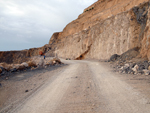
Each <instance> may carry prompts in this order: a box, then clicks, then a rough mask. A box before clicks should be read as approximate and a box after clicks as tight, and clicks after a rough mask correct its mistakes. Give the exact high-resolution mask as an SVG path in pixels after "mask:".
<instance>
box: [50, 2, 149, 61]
mask: <svg viewBox="0 0 150 113" xmlns="http://www.w3.org/2000/svg"><path fill="white" fill-rule="evenodd" d="M147 1H148V0H132V1H130V0H126V1H122V0H99V1H97V2H96V3H94V4H93V5H92V6H90V7H88V8H87V9H85V10H84V13H83V14H81V15H79V17H78V19H76V20H74V21H73V22H71V23H69V24H68V25H67V26H66V27H65V28H64V30H63V32H61V33H55V34H54V35H53V36H52V38H51V40H50V42H49V44H52V45H53V48H54V53H56V54H57V55H58V56H59V57H64V58H72V59H83V58H90V59H108V58H110V56H111V55H113V54H119V55H120V54H122V53H124V52H126V51H128V50H130V49H132V48H136V47H138V48H141V47H143V43H145V42H143V43H141V42H142V40H143V35H144V34H145V32H144V30H145V27H146V24H148V23H147V18H148V17H147V13H148V11H149V2H147ZM147 26H148V25H147ZM146 36H147V35H146ZM143 48H145V47H143ZM147 51H148V50H147ZM84 53H86V54H84ZM146 53H147V52H146Z"/></svg>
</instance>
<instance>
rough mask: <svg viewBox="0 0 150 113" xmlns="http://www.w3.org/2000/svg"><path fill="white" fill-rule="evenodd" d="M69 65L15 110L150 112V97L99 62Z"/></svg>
mask: <svg viewBox="0 0 150 113" xmlns="http://www.w3.org/2000/svg"><path fill="white" fill-rule="evenodd" d="M63 62H65V63H68V64H69V66H67V67H65V68H64V69H63V70H62V71H61V73H60V72H59V73H57V72H56V73H54V76H56V77H55V79H50V80H48V81H47V82H46V83H45V84H44V85H43V86H42V87H40V88H39V89H38V90H37V91H36V92H34V93H33V94H32V95H30V96H29V97H28V98H27V99H26V100H25V101H23V102H20V103H19V104H18V106H17V107H16V108H15V109H11V110H10V111H9V112H11V113H150V98H149V97H147V96H145V94H144V93H141V92H139V91H138V90H136V89H134V88H133V87H132V86H131V85H130V84H128V83H127V82H125V81H124V80H122V79H120V78H119V77H117V76H116V75H115V74H116V73H114V72H112V71H110V70H109V69H108V68H107V67H106V66H103V65H102V64H101V63H100V62H95V61H65V60H64V61H63Z"/></svg>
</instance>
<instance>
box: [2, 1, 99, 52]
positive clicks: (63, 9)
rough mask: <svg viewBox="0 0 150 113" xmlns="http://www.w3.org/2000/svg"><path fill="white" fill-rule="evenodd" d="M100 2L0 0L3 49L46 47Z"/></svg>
mask: <svg viewBox="0 0 150 113" xmlns="http://www.w3.org/2000/svg"><path fill="white" fill-rule="evenodd" d="M96 1H97V0H88V1H87V0H76V1H75V0H0V51H3V50H11V49H13V50H14V49H19V50H20V49H28V48H31V47H40V46H43V45H44V44H46V43H48V42H49V39H50V37H51V35H52V34H53V33H54V32H59V31H62V30H63V28H64V27H65V26H66V25H67V24H68V23H69V22H71V21H73V20H75V19H76V18H77V17H78V15H79V14H81V13H82V12H83V10H84V8H86V7H88V6H89V5H91V4H92V3H94V2H96ZM11 42H13V43H15V44H13V45H12V44H11ZM4 43H5V44H4ZM7 43H8V45H7ZM15 45H17V46H15Z"/></svg>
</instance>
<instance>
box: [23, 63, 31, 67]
mask: <svg viewBox="0 0 150 113" xmlns="http://www.w3.org/2000/svg"><path fill="white" fill-rule="evenodd" d="M21 65H22V66H24V67H29V65H28V63H26V62H23V63H22V64H21Z"/></svg>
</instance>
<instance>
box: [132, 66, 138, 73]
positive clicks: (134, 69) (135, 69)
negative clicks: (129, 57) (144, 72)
mask: <svg viewBox="0 0 150 113" xmlns="http://www.w3.org/2000/svg"><path fill="white" fill-rule="evenodd" d="M138 69H139V66H138V65H137V64H136V65H135V66H134V68H132V70H133V71H134V72H136V73H137V71H138Z"/></svg>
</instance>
